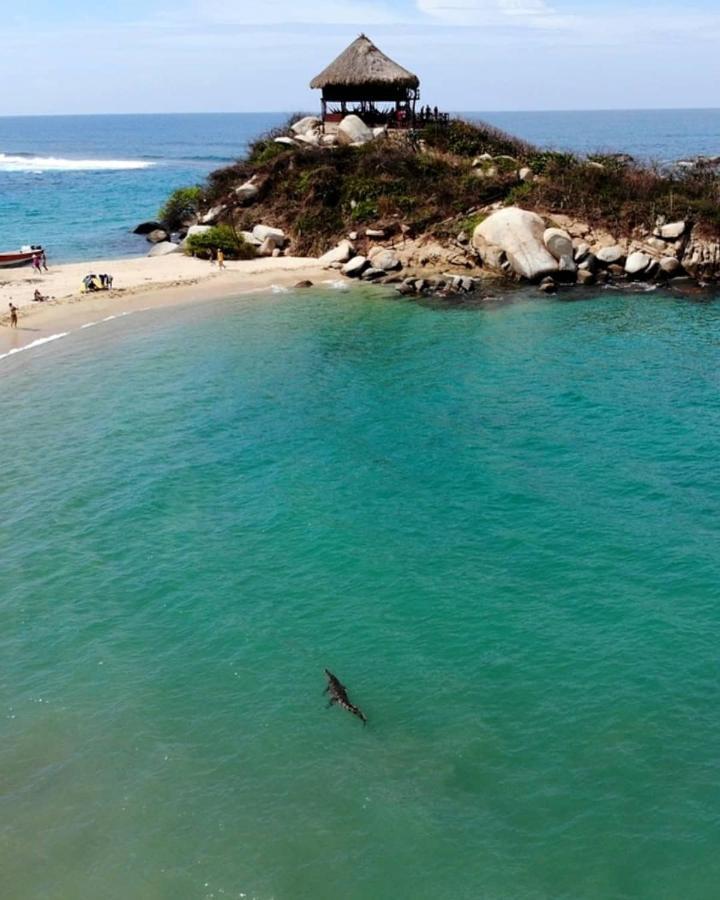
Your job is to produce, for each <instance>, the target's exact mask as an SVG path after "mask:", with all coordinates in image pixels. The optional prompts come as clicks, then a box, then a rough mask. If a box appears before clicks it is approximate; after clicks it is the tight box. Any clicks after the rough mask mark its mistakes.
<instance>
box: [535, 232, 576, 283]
mask: <svg viewBox="0 0 720 900" xmlns="http://www.w3.org/2000/svg"><path fill="white" fill-rule="evenodd" d="M543 241H544V243H545V246H546V247H547V248H548V250H549V251H550V252H551V253H552V255H553V256H554V257H555V259H556V260H557V261H558V268H559V269H560V271H561V272H567V273H570V274H574V273H575V271H576V270H577V266H576V265H575V260H574V258H573V253H574V249H573V243H572V238H571V237H570V235H569V234H568V233H567V231H563V230H562V228H546V229H545V233H544V234H543Z"/></svg>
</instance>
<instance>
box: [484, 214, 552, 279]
mask: <svg viewBox="0 0 720 900" xmlns="http://www.w3.org/2000/svg"><path fill="white" fill-rule="evenodd" d="M544 234H545V222H543V220H542V219H541V217H540V216H538V215H537V214H536V213H533V212H528V211H527V210H525V209H519V208H518V207H516V206H510V207H508V208H507V209H501V210H498V211H497V212H495V213H493V214H492V215H491V216H488V218H487V219H485V221H484V222H481V223H480V224H479V225H478V226H477V227H476V228H475V231H474V233H473V246H474V247H475V249H476V250H478V251H479V252H480V254H481V255H482V256H483V261H485V255H486V254H488V245H489V246H491V247H496V248H499V249H500V250H502V251H503V252H504V254H505V256H506V257H507V259H508V261H509V263H510V265H511V267H512V269H513V271H514V272H515V274H516V275H519V276H520V277H521V278H526V279H527V280H528V281H536V280H538V279H540V278H542V277H543V276H545V275H548V274H551V273H555V272H557V271H558V261H557V260H556V259H555V257H554V256H553V255H552V254H551V253H550V252H549V250H548V249H547V247H546V246H545V243H544V241H543V235H544Z"/></svg>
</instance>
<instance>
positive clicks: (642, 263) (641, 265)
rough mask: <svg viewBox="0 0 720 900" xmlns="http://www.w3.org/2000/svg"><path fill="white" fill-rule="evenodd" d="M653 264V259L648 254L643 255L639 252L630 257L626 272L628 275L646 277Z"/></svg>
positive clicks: (626, 264)
mask: <svg viewBox="0 0 720 900" xmlns="http://www.w3.org/2000/svg"><path fill="white" fill-rule="evenodd" d="M651 262H652V258H651V257H650V256H648V255H647V253H642V252H641V251H640V250H638V251H636V252H635V253H631V254H630V256H628V258H627V261H626V263H625V271H626V272H627V274H628V275H636V276H640V275H644V274H645V272H647V270H648V268H649V267H650V263H651Z"/></svg>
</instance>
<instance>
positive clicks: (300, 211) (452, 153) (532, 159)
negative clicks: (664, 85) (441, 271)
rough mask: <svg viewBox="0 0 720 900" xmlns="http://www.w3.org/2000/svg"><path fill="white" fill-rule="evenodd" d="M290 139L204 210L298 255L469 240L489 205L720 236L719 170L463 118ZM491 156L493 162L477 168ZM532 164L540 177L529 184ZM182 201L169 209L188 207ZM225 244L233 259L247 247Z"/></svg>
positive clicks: (247, 165)
mask: <svg viewBox="0 0 720 900" xmlns="http://www.w3.org/2000/svg"><path fill="white" fill-rule="evenodd" d="M295 118H297V117H295V116H294V117H293V119H295ZM280 133H287V129H278V130H277V131H275V132H273V133H272V134H270V135H268V136H265V137H263V138H260V139H259V140H257V141H256V142H255V143H254V144H253V145H252V147H251V148H250V152H249V156H248V158H247V159H246V160H243V161H239V162H237V163H235V164H234V165H231V166H228V167H226V168H224V169H219V170H217V171H215V172H213V173H212V175H211V176H210V178H209V179H208V182H207V185H206V186H205V188H204V189H203V191H202V202H203V204H204V205H205V206H209V205H216V204H220V205H223V206H225V207H226V209H227V210H228V213H227V215H226V220H227V221H228V222H231V223H232V225H233V227H234V229H237V230H238V231H239V230H242V229H246V228H250V227H252V226H253V225H254V224H257V223H258V222H266V223H268V224H272V225H274V226H276V227H278V228H282V229H283V230H284V231H285V232H286V234H288V235H290V237H291V239H292V249H293V252H294V253H297V254H314V253H320V252H324V251H325V250H327V249H328V247H329V246H331V245H332V244H333V243H334V242H336V241H337V240H338V239H339V238H341V237H343V236H345V235H346V234H347V233H348V231H352V230H354V229H356V228H357V227H358V226H363V225H372V226H374V227H382V228H384V229H386V231H387V233H388V234H400V233H401V231H402V233H403V234H409V235H410V236H412V235H421V234H425V235H431V236H435V237H438V238H449V237H454V236H456V235H457V233H458V232H459V231H460V230H465V231H467V232H469V233H470V232H472V229H473V228H474V225H475V224H477V222H478V221H480V220H481V217H482V216H483V215H484V214H486V211H484V208H485V207H487V206H488V205H490V204H493V203H497V202H501V203H504V204H506V205H510V204H517V205H519V206H522V207H524V208H526V209H536V210H539V211H541V212H545V213H552V212H557V213H565V214H567V215H570V216H575V217H577V218H580V219H582V220H584V221H587V222H588V224H590V225H591V226H594V227H606V228H608V229H609V230H611V231H616V232H617V233H618V234H619V235H620V234H629V233H630V232H631V231H632V230H633V229H634V228H636V227H640V226H642V227H645V228H648V227H650V228H651V227H653V226H654V225H655V221H656V219H657V217H658V216H665V217H667V218H668V219H669V220H673V219H687V220H689V221H691V222H693V223H695V224H697V225H699V226H701V231H702V232H703V233H705V234H709V235H720V177H718V174H717V172H716V171H715V170H713V169H704V170H703V169H701V168H693V169H687V170H673V171H661V170H660V169H657V168H651V167H643V166H640V165H638V164H637V163H635V162H634V161H633V160H632V159H630V158H629V157H624V156H608V155H604V156H595V157H593V158H587V159H585V158H581V157H578V156H575V155H573V154H570V153H558V152H555V151H543V150H539V149H538V148H536V147H533V146H531V145H529V144H527V143H525V142H524V141H521V140H518V139H516V138H513V137H511V136H509V135H506V134H504V133H503V132H500V131H498V130H496V129H494V128H491V127H490V126H484V125H473V124H469V123H467V122H462V121H459V120H455V121H451V122H450V123H449V124H448V125H447V126H443V125H440V124H437V125H436V124H431V125H428V126H426V127H425V128H424V129H423V130H422V132H421V133H420V134H419V135H412V136H410V137H409V138H408V139H407V140H401V139H393V140H392V141H378V142H374V143H370V144H367V145H366V146H364V147H357V148H355V147H353V148H351V147H335V148H333V149H332V150H328V149H321V148H313V147H303V148H299V147H291V146H287V145H283V144H276V143H275V142H274V141H273V137H274V136H275V135H277V134H280ZM395 137H399V136H395ZM418 137H419V138H420V139H421V141H420V142H419V141H418ZM483 154H489V155H490V156H492V157H493V158H492V160H490V161H487V160H486V161H484V163H483V164H481V165H479V166H478V165H477V164H476V166H475V167H473V161H474V160H475V159H476V157H477V156H482V155H483ZM523 167H527V168H528V169H530V171H531V172H532V173H533V174H534V176H535V177H534V178H533V179H527V180H525V181H520V179H519V176H518V172H519V170H520V169H521V168H523ZM252 176H255V178H256V183H257V184H258V185H259V186H260V187H261V192H260V198H259V200H258V201H256V202H255V203H253V204H252V205H251V206H243V205H242V204H240V203H238V202H237V199H236V198H235V195H234V189H235V188H236V187H237V186H238V185H239V184H242V183H243V182H245V181H247V180H248V179H249V178H251V177H252ZM196 190H198V191H199V189H196ZM178 193H180V192H176V195H173V197H172V198H171V199H170V201H169V204H171V203H172V204H175V205H176V206H177V207H178V208H180V207H182V203H181V202H180V201H181V200H182V199H183V198H182V196H180V197H178V196H177V194H178ZM191 196H192V198H194V199H195V200H196V198H197V197H198V194H197V193H195V194H193V195H191ZM401 226H402V229H401ZM230 233H232V240H233V241H234V240H235V233H236V232H235V231H233V229H230V231H229V232H224V234H225V235H226V236H228V235H229V234H230ZM203 239H204V243H203V247H205V248H207V247H208V246H211V245H212V246H217V245H220V242H219V241H218V239H217V237H210V238H207V237H206V236H203ZM228 242H230V238H229V237H228ZM224 246H227V247H228V249H227V250H226V252H227V253H228V256H230V255H231V254H235V253H236V252H244V250H245V249H247V248H244V250H243V251H237V250H236V248H237V246H238V245H237V243H235V244H233V245H232V248H231V244H230V243H226V244H225V245H224ZM198 247H199V245H198Z"/></svg>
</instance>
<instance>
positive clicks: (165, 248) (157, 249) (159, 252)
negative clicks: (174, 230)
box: [148, 241, 180, 256]
mask: <svg viewBox="0 0 720 900" xmlns="http://www.w3.org/2000/svg"><path fill="white" fill-rule="evenodd" d="M179 250H180V244H173V243H172V241H161V242H160V243H159V244H155V246H154V247H153V248H152V250H151V251H150V252H149V253H148V256H167V255H168V253H177V252H178V251H179Z"/></svg>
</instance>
